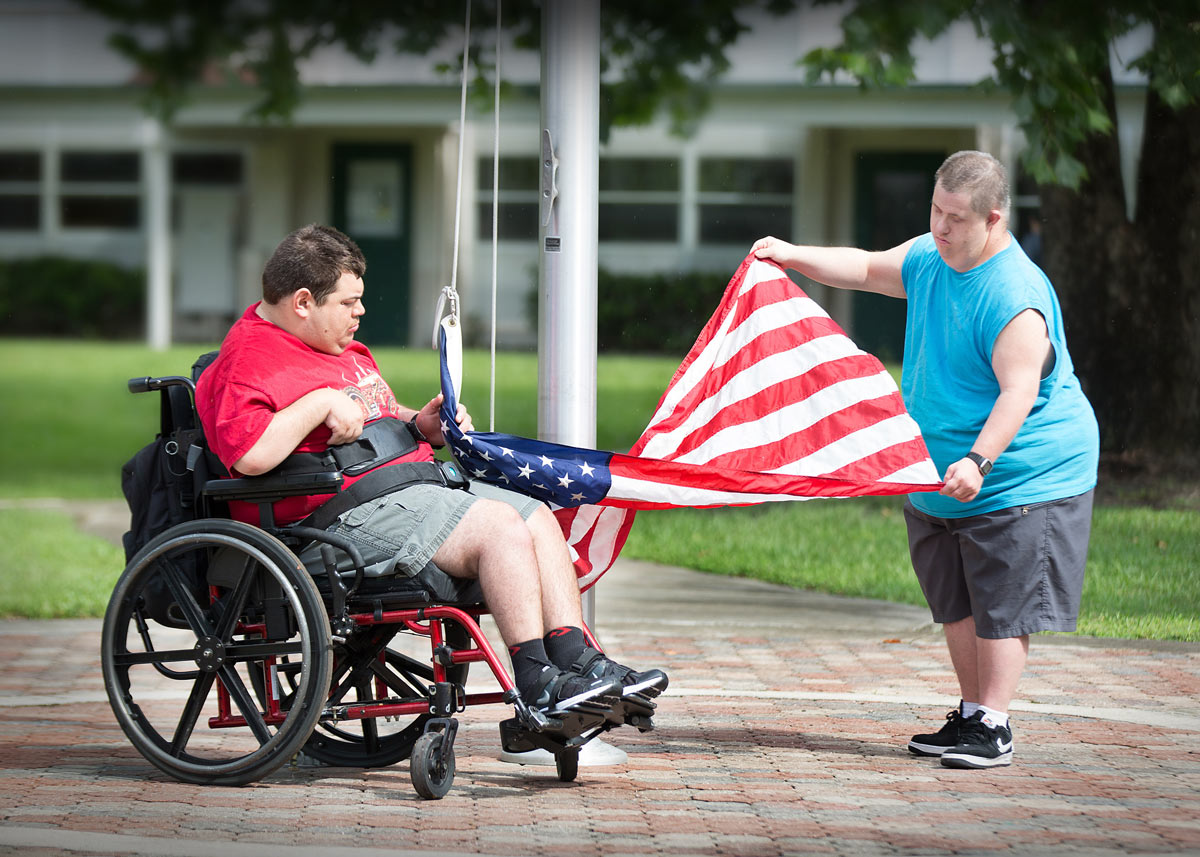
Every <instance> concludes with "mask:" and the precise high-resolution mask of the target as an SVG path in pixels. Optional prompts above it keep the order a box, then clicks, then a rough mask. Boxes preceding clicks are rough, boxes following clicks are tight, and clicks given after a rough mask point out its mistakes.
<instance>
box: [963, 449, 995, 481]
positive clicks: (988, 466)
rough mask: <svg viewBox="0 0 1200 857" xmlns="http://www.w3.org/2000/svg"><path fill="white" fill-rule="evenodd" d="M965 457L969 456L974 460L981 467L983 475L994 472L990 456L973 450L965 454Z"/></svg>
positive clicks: (980, 471)
mask: <svg viewBox="0 0 1200 857" xmlns="http://www.w3.org/2000/svg"><path fill="white" fill-rule="evenodd" d="M963 458H969V459H970V460H971V461H974V462H975V466H976V467H978V468H979V474H980V475H981V476H987V475H988V474H989V473H991V472H992V460H991V459H990V458H985V457H984V456H982V455H980V454H979V453H978V452H975V451H973V450H972V451H971V452H968V453H967V454H966V455H964V456H963Z"/></svg>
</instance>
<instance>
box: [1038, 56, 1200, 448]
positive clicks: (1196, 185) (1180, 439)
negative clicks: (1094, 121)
mask: <svg viewBox="0 0 1200 857" xmlns="http://www.w3.org/2000/svg"><path fill="white" fill-rule="evenodd" d="M1108 84H1109V87H1110V88H1109V93H1110V97H1109V99H1108V101H1109V104H1110V116H1112V117H1113V118H1114V121H1115V117H1116V113H1115V110H1113V109H1112V98H1111V79H1110V80H1109V81H1108ZM1143 139H1144V143H1143V149H1142V154H1141V158H1140V168H1139V174H1138V182H1137V214H1136V216H1135V218H1133V219H1132V220H1131V219H1130V218H1129V217H1128V216H1127V214H1126V205H1125V195H1124V191H1123V189H1122V186H1121V169H1120V160H1119V153H1118V150H1117V139H1116V133H1115V132H1114V133H1113V134H1110V135H1095V136H1093V137H1092V138H1091V139H1090V140H1089V141H1088V142H1087V144H1086V145H1085V146H1084V147H1083V148H1082V150H1081V151H1080V152H1079V153H1078V155H1079V157H1080V159H1081V160H1082V161H1083V162H1084V164H1085V165H1086V166H1087V169H1088V176H1089V178H1088V180H1087V181H1086V182H1085V183H1084V185H1083V186H1081V188H1080V189H1079V191H1071V190H1069V189H1066V188H1062V187H1046V188H1043V189H1042V214H1043V217H1044V230H1045V240H1046V250H1045V259H1046V269H1047V273H1048V274H1049V275H1050V279H1051V280H1052V281H1053V283H1054V285H1055V288H1056V289H1057V290H1058V293H1059V297H1060V299H1061V301H1062V304H1063V314H1064V318H1065V322H1066V327H1067V336H1068V343H1069V347H1070V350H1071V356H1072V358H1073V359H1074V362H1075V370H1076V373H1077V374H1078V375H1079V377H1080V380H1081V383H1082V384H1083V387H1084V390H1085V392H1086V393H1087V395H1088V398H1089V399H1091V402H1092V405H1093V407H1094V408H1095V409H1096V416H1097V418H1098V420H1099V422H1100V432H1101V444H1102V449H1103V450H1104V452H1106V453H1108V454H1110V455H1112V454H1117V455H1120V456H1122V457H1124V458H1126V459H1127V460H1135V461H1141V462H1145V463H1147V464H1157V465H1159V466H1162V465H1170V464H1174V463H1176V462H1177V460H1178V459H1179V458H1181V457H1182V455H1183V454H1184V453H1187V452H1194V450H1195V446H1196V441H1197V438H1200V106H1197V105H1193V106H1191V107H1188V108H1186V109H1184V110H1182V111H1174V110H1172V109H1170V108H1169V107H1167V106H1166V105H1165V104H1164V103H1163V102H1162V101H1161V100H1160V99H1158V97H1157V96H1156V95H1154V94H1153V91H1151V94H1150V96H1149V99H1148V104H1147V111H1146V123H1145V128H1144V137H1143ZM1156 469H1157V468H1156Z"/></svg>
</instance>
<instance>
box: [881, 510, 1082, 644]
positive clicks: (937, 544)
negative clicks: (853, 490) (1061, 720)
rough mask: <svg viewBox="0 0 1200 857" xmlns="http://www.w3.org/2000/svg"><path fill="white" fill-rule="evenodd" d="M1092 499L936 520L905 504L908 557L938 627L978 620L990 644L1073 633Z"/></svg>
mask: <svg viewBox="0 0 1200 857" xmlns="http://www.w3.org/2000/svg"><path fill="white" fill-rule="evenodd" d="M1092 495H1093V492H1092V491H1088V492H1087V493H1086V494H1080V495H1078V496H1077V497H1068V498H1066V499H1063V500H1051V501H1048V502H1045V503H1034V504H1031V505H1029V506H1014V507H1012V508H1010V509H1000V510H998V511H996V512H989V513H987V514H983V515H973V516H971V517H968V518H935V517H933V516H931V515H926V514H924V513H923V512H920V511H918V510H917V509H915V508H913V506H912V504H911V503H909V502H906V503H905V504H904V518H905V521H906V522H907V524H908V550H909V555H910V556H911V557H912V564H913V569H914V571H916V573H917V580H918V581H920V584H921V590H922V591H923V592H924V593H925V600H926V601H927V602H928V603H929V609H930V612H931V613H932V615H933V621H934V622H938V623H940V624H946V623H948V622H958V621H960V620H962V619H966V618H967V617H968V616H973V617H975V633H976V635H977V636H979V637H984V638H987V639H1004V638H1008V637H1021V636H1024V635H1025V634H1033V633H1036V632H1038V631H1074V630H1075V623H1076V620H1077V619H1078V617H1079V602H1080V597H1081V595H1082V593H1083V572H1084V568H1085V566H1086V564H1087V549H1088V538H1089V536H1090V534H1091V526H1092Z"/></svg>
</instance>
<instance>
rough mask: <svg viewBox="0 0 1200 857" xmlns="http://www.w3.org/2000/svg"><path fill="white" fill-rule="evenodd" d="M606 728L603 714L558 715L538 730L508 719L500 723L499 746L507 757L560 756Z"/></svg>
mask: <svg viewBox="0 0 1200 857" xmlns="http://www.w3.org/2000/svg"><path fill="white" fill-rule="evenodd" d="M606 728H609V727H608V725H607V717H606V716H605V714H604V713H603V712H590V711H565V712H561V713H559V714H556V715H555V716H554V717H552V718H550V719H549V721H548V723H547V725H546V726H545V727H544V728H542V729H540V730H536V729H530V728H529V727H528V726H526V725H525V724H524V723H522V722H521V720H520V718H518V717H510V718H509V719H508V720H501V721H500V746H501V747H503V748H504V750H505V752H508V753H526V752H528V751H530V750H548V751H549V752H551V753H561V752H562V751H563V750H568V749H578V748H579V747H582V746H583V745H584V744H586V743H587V742H588V741H591V740H592V739H593V738H595V737H596V736H597V735H599V734H600V733H601V732H603V731H604V730H605V729H606Z"/></svg>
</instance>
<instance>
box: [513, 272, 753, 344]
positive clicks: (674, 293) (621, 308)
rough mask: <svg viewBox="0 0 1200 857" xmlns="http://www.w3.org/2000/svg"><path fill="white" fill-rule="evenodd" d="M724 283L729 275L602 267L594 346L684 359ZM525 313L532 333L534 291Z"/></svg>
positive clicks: (534, 319)
mask: <svg viewBox="0 0 1200 857" xmlns="http://www.w3.org/2000/svg"><path fill="white" fill-rule="evenodd" d="M728 284H729V275H728V274H727V273H712V272H703V271H682V272H674V273H661V274H615V273H613V272H611V271H607V270H605V269H604V268H601V269H600V271H599V273H598V275H597V283H596V293H597V294H596V303H597V307H596V337H597V347H598V349H599V350H600V351H602V352H608V353H612V352H624V353H639V354H673V355H678V356H680V357H682V356H683V355H684V354H686V353H687V350H688V349H689V348H691V347H692V343H693V342H695V341H696V337H697V336H698V335H699V333H700V330H701V328H703V327H704V324H705V322H707V321H708V318H709V316H711V315H712V314H713V310H715V309H716V308H717V304H718V303H719V302H720V300H721V295H722V294H724V292H725V287H726V286H727V285H728ZM527 310H528V312H529V318H530V323H531V324H532V325H533V326H534V328H535V329H536V327H537V312H538V307H537V289H536V288H534V289H532V290H531V291H530V294H529V299H528V306H527Z"/></svg>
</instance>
